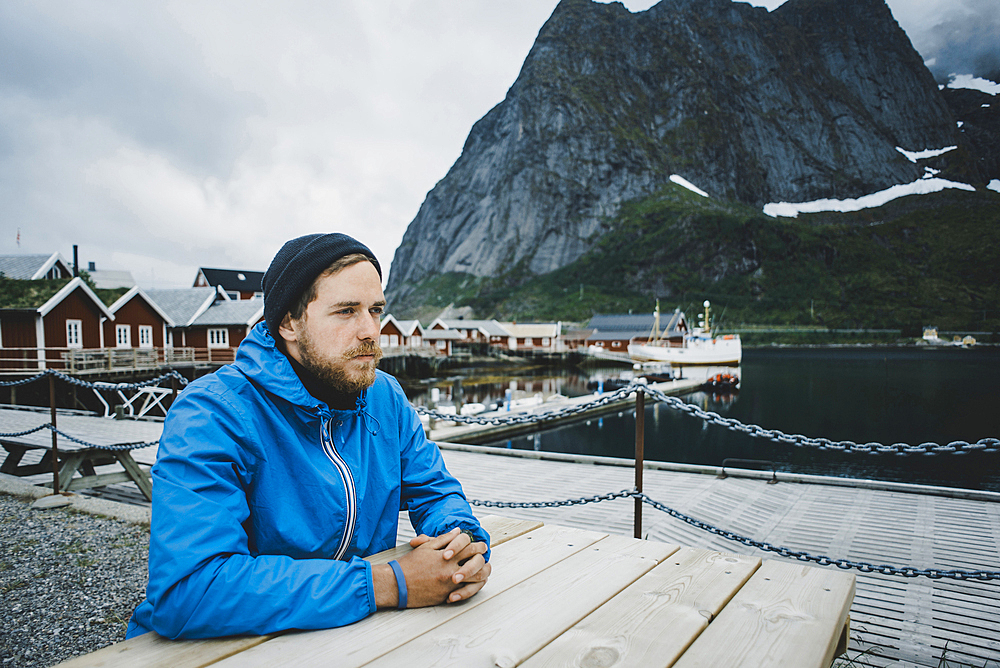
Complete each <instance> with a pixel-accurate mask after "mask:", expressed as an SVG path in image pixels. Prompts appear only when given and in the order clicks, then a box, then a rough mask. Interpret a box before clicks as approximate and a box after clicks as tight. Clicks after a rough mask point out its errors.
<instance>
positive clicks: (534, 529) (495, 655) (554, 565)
mask: <svg viewBox="0 0 1000 668" xmlns="http://www.w3.org/2000/svg"><path fill="white" fill-rule="evenodd" d="M482 522H483V526H484V527H485V528H486V529H487V530H488V531H489V532H490V534H491V536H492V537H493V543H492V548H493V552H492V558H491V562H492V563H493V575H492V576H491V577H490V580H489V582H488V583H487V585H486V587H484V588H483V589H482V591H480V592H479V593H478V594H477V595H476V596H474V597H472V598H471V599H469V600H468V601H464V602H462V603H459V604H454V605H440V606H436V607H430V608H416V609H411V610H402V611H400V610H383V611H379V612H377V613H375V614H373V615H371V616H370V617H368V618H366V619H364V620H361V621H360V622H357V623H356V624H352V625H350V626H346V627H341V628H335V629H326V630H321V631H300V632H288V633H282V634H274V635H266V636H241V637H231V638H220V639H210V640H167V639H165V638H162V637H160V636H158V635H157V634H155V633H148V634H145V635H142V636H139V637H136V638H132V639H131V640H126V641H124V642H120V643H117V644H115V645H111V646H109V647H105V648H104V649H101V650H98V651H96V652H93V653H91V654H88V655H85V656H81V657H77V658H75V659H72V660H70V661H68V662H66V663H63V664H60V666H61V667H62V668H80V667H82V666H89V667H92V668H96V667H114V666H139V665H141V666H163V667H168V666H169V667H170V668H188V667H192V668H193V667H197V666H206V665H212V666H218V667H220V668H246V667H250V666H277V665H294V666H296V668H304V667H306V666H339V667H350V666H405V667H406V668H415V667H418V666H449V665H456V666H458V665H461V666H499V667H501V668H506V667H510V666H520V665H523V666H604V667H610V666H676V667H677V668H691V667H695V666H705V667H717V666H726V667H727V668H728V667H731V666H753V667H754V668H760V667H768V666H775V667H777V666H784V667H787V666H795V667H796V668H809V667H813V666H815V667H817V668H827V667H828V666H830V664H831V663H832V661H833V659H834V657H835V656H837V655H838V654H841V653H843V651H845V650H846V647H847V634H848V628H849V623H850V622H849V618H848V611H849V609H850V606H851V602H852V600H853V598H854V575H852V574H849V573H845V572H843V571H834V570H828V569H823V568H817V567H813V566H805V565H801V564H798V563H786V562H779V561H772V560H762V559H760V558H758V557H749V556H739V555H734V554H727V553H723V552H713V551H710V550H701V549H693V548H686V547H679V546H677V545H668V544H665V543H659V542H654V541H646V540H636V539H634V538H625V537H622V536H612V535H608V534H605V533H601V532H598V531H587V530H582V529H574V528H569V527H563V526H555V525H543V524H542V523H541V522H532V521H524V520H515V519H508V518H503V517H498V516H488V517H484V518H483V519H482ZM409 549H410V548H409V546H408V545H402V546H398V547H396V548H393V549H391V550H387V551H385V552H380V553H379V554H376V555H373V556H371V557H368V560H369V561H370V562H372V563H387V562H388V561H390V560H391V559H394V558H398V557H399V556H400V555H401V554H404V553H405V552H407V551H408V550H409Z"/></svg>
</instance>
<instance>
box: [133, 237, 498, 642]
mask: <svg viewBox="0 0 1000 668" xmlns="http://www.w3.org/2000/svg"><path fill="white" fill-rule="evenodd" d="M381 276H382V271H381V267H380V266H379V264H378V261H377V260H376V259H375V257H374V255H373V254H372V252H371V251H370V250H368V248H367V247H366V246H364V245H363V244H361V243H360V242H358V241H357V240H355V239H352V238H351V237H349V236H346V235H343V234H325V235H320V234H313V235H309V236H305V237H300V238H298V239H293V240H292V241H289V242H288V243H286V244H285V245H284V246H283V247H282V248H281V250H280V251H278V254H277V255H276V256H275V258H274V260H273V261H272V262H271V266H270V267H269V268H268V270H267V272H266V273H265V275H264V285H263V288H264V317H265V321H266V322H264V323H259V324H258V325H257V326H255V327H254V328H253V330H252V331H251V332H250V334H249V335H248V336H247V338H246V339H245V340H244V341H243V343H242V344H241V345H240V347H239V350H238V351H237V354H236V361H235V362H234V363H233V364H231V365H228V366H226V367H223V368H221V369H219V370H218V371H217V372H216V373H214V374H211V375H209V376H205V377H204V378H201V379H199V380H198V381H196V382H194V383H192V384H191V385H190V386H189V387H188V388H187V389H186V390H185V391H184V392H183V393H182V394H181V395H180V396H179V397H178V399H177V401H176V403H175V404H174V405H173V406H172V407H171V409H170V412H169V414H168V416H167V419H166V421H165V423H164V429H163V436H162V438H161V440H160V446H159V453H158V455H157V461H156V465H155V466H154V467H153V469H152V474H153V511H152V525H151V530H150V546H149V584H148V586H147V589H146V600H145V601H143V602H142V603H141V604H140V605H139V607H138V608H136V611H135V614H133V616H132V619H131V620H130V622H129V627H128V631H127V634H126V637H133V636H136V635H139V634H142V633H146V632H147V631H150V630H153V631H156V632H157V633H159V634H160V635H163V636H166V637H168V638H182V637H183V638H205V637H215V636H225V635H233V634H246V633H249V634H264V633H271V632H275V631H280V630H284V629H317V628H328V627H334V626H342V625H345V624H350V623H352V622H355V621H357V620H359V619H362V618H363V617H365V616H367V615H369V614H371V613H372V612H374V611H375V610H376V609H377V608H391V607H420V606H426V605H436V604H439V603H445V602H448V603H453V602H456V601H461V600H464V599H466V598H468V597H470V596H472V595H473V594H475V593H476V592H478V591H479V590H480V589H481V588H482V586H483V585H484V584H485V583H486V579H487V578H488V577H489V574H490V565H489V564H488V563H486V560H487V559H488V556H489V552H488V543H489V536H488V535H487V534H486V532H484V531H483V529H482V528H481V527H480V525H479V522H478V521H477V520H476V518H475V516H474V515H473V514H472V511H471V509H470V507H469V504H468V502H467V501H466V499H465V496H464V494H463V492H462V488H461V486H460V485H459V483H458V481H456V480H455V479H454V478H453V477H452V476H451V475H450V474H449V473H448V471H447V470H446V469H445V466H444V463H443V461H442V459H441V454H440V452H439V451H438V449H437V446H435V445H434V444H433V443H431V442H429V441H427V439H426V438H425V436H424V432H423V427H422V425H421V424H420V420H419V419H418V417H417V415H416V412H415V411H414V410H413V408H412V406H410V405H409V402H408V401H407V400H406V397H405V396H404V394H403V392H402V389H401V388H400V387H399V384H398V383H397V382H396V380H395V379H394V378H392V377H391V376H388V375H387V374H385V373H383V372H381V371H377V370H376V365H377V364H378V361H379V359H380V358H381V355H382V353H381V350H380V349H379V346H378V343H377V342H378V337H379V332H380V329H381V326H380V319H381V315H382V312H383V310H384V307H385V296H384V295H383V293H382V285H381ZM400 510H407V511H408V512H409V516H410V521H411V523H412V524H413V526H414V528H415V529H416V531H417V533H418V534H420V535H418V536H417V537H416V538H414V539H413V540H412V541H411V542H410V544H411V545H413V546H414V547H415V549H414V550H413V551H412V552H410V553H408V554H407V555H406V556H404V557H400V559H399V560H398V562H395V563H392V564H391V565H376V566H372V565H371V564H369V563H368V562H366V561H364V560H363V559H362V558H361V557H363V556H366V555H369V554H373V553H375V552H379V551H381V550H385V549H387V548H390V547H392V546H393V545H395V541H396V528H397V526H396V525H397V521H398V517H399V511H400Z"/></svg>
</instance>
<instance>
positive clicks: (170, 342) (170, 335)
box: [163, 329, 174, 348]
mask: <svg viewBox="0 0 1000 668" xmlns="http://www.w3.org/2000/svg"><path fill="white" fill-rule="evenodd" d="M163 347H164V348H173V347H174V330H172V329H168V330H167V338H166V340H165V341H164V342H163Z"/></svg>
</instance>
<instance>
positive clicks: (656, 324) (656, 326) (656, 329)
mask: <svg viewBox="0 0 1000 668" xmlns="http://www.w3.org/2000/svg"><path fill="white" fill-rule="evenodd" d="M653 318H654V319H653V343H656V342H657V341H659V340H660V300H659V299H657V300H656V310H655V311H653Z"/></svg>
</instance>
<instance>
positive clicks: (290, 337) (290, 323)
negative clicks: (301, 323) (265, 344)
mask: <svg viewBox="0 0 1000 668" xmlns="http://www.w3.org/2000/svg"><path fill="white" fill-rule="evenodd" d="M278 333H279V334H281V338H282V339H284V340H285V342H287V343H294V342H296V341H298V340H299V335H298V322H296V321H294V320H292V314H291V313H286V314H285V317H284V318H282V320H281V324H280V325H278Z"/></svg>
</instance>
